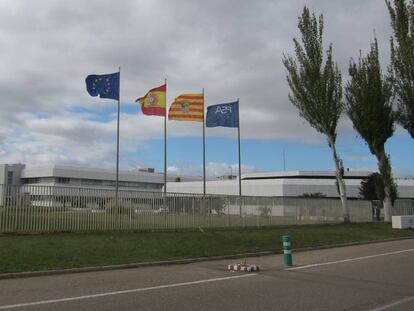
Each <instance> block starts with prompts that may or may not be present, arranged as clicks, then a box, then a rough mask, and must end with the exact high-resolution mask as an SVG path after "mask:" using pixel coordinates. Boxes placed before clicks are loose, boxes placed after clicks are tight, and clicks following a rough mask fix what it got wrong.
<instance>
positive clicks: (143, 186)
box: [0, 164, 414, 199]
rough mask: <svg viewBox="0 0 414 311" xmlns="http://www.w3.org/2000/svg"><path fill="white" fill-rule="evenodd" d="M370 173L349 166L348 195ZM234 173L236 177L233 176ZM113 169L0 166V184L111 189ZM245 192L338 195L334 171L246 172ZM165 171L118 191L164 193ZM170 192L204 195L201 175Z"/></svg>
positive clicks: (408, 194)
mask: <svg viewBox="0 0 414 311" xmlns="http://www.w3.org/2000/svg"><path fill="white" fill-rule="evenodd" d="M371 173H372V172H371V171H359V170H347V171H345V173H344V180H345V184H346V191H347V196H348V198H359V189H360V186H361V181H362V180H363V179H365V178H367V176H368V175H369V174H371ZM232 177H235V176H232ZM115 180H116V173H115V170H109V169H99V168H84V167H74V166H66V165H45V166H31V165H25V164H0V187H2V186H4V185H15V186H19V185H33V186H62V187H73V188H85V189H86V188H94V189H103V190H113V189H114V188H115ZM395 182H396V184H397V186H398V194H399V198H402V199H414V179H395ZM241 184H242V195H245V196H271V197H300V196H303V195H304V194H312V193H322V194H324V195H325V196H327V197H328V198H337V197H338V192H337V187H336V179H335V172H333V171H281V172H258V173H248V174H242V180H241ZM163 186H164V174H163V173H159V172H155V171H154V169H145V170H139V169H136V170H120V171H119V189H120V190H146V191H159V192H161V191H162V189H163ZM167 191H168V192H176V193H186V194H187V193H188V194H192V193H196V194H202V193H203V181H202V178H201V177H189V176H178V175H168V176H167ZM206 193H207V194H213V195H214V194H215V195H238V194H239V180H238V179H220V180H209V181H206Z"/></svg>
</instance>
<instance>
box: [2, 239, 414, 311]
mask: <svg viewBox="0 0 414 311" xmlns="http://www.w3.org/2000/svg"><path fill="white" fill-rule="evenodd" d="M293 259H294V264H295V266H294V267H293V268H292V269H285V268H284V267H283V264H282V257H281V256H280V255H272V256H263V257H256V258H248V259H247V262H248V263H252V264H259V265H261V266H262V268H263V270H262V271H260V272H258V273H241V272H230V271H227V264H231V263H235V262H237V260H236V261H235V260H221V261H210V262H202V263H193V264H186V265H172V266H158V267H145V268H137V269H126V270H114V271H103V272H91V273H77V274H67V275H54V276H43V277H33V278H24V279H8V280H0V310H28V311H29V310H59V311H66V310H99V311H103V310H238V311H240V310H376V311H379V310H414V239H410V240H401V241H394V242H386V243H376V244H368V245H359V246H350V247H341V248H336V249H326V250H317V251H309V252H301V253H297V254H294V255H293Z"/></svg>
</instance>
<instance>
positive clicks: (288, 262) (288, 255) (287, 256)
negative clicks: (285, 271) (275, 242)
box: [282, 235, 292, 267]
mask: <svg viewBox="0 0 414 311" xmlns="http://www.w3.org/2000/svg"><path fill="white" fill-rule="evenodd" d="M282 240H283V263H284V264H285V266H289V267H290V266H292V245H291V243H290V236H288V235H284V236H282Z"/></svg>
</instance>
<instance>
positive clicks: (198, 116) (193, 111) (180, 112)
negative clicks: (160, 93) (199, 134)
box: [168, 94, 204, 122]
mask: <svg viewBox="0 0 414 311" xmlns="http://www.w3.org/2000/svg"><path fill="white" fill-rule="evenodd" d="M168 119H169V120H177V121H198V122H203V121H204V94H182V95H180V96H178V97H177V98H175V99H174V102H173V103H172V104H171V107H170V111H169V113H168Z"/></svg>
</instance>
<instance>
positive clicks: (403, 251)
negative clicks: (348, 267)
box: [285, 248, 414, 271]
mask: <svg viewBox="0 0 414 311" xmlns="http://www.w3.org/2000/svg"><path fill="white" fill-rule="evenodd" d="M413 251H414V248H410V249H405V250H402V251H396V252H390V253H382V254H377V255H370V256H363V257H357V258H349V259H342V260H336V261H329V262H322V263H314V264H310V265H305V266H299V267H293V268H287V269H285V270H289V271H291V270H301V269H307V268H313V267H320V266H328V265H334V264H338V263H344V262H350V261H357V260H364V259H370V258H376V257H383V256H390V255H395V254H402V253H408V252H413Z"/></svg>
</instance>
